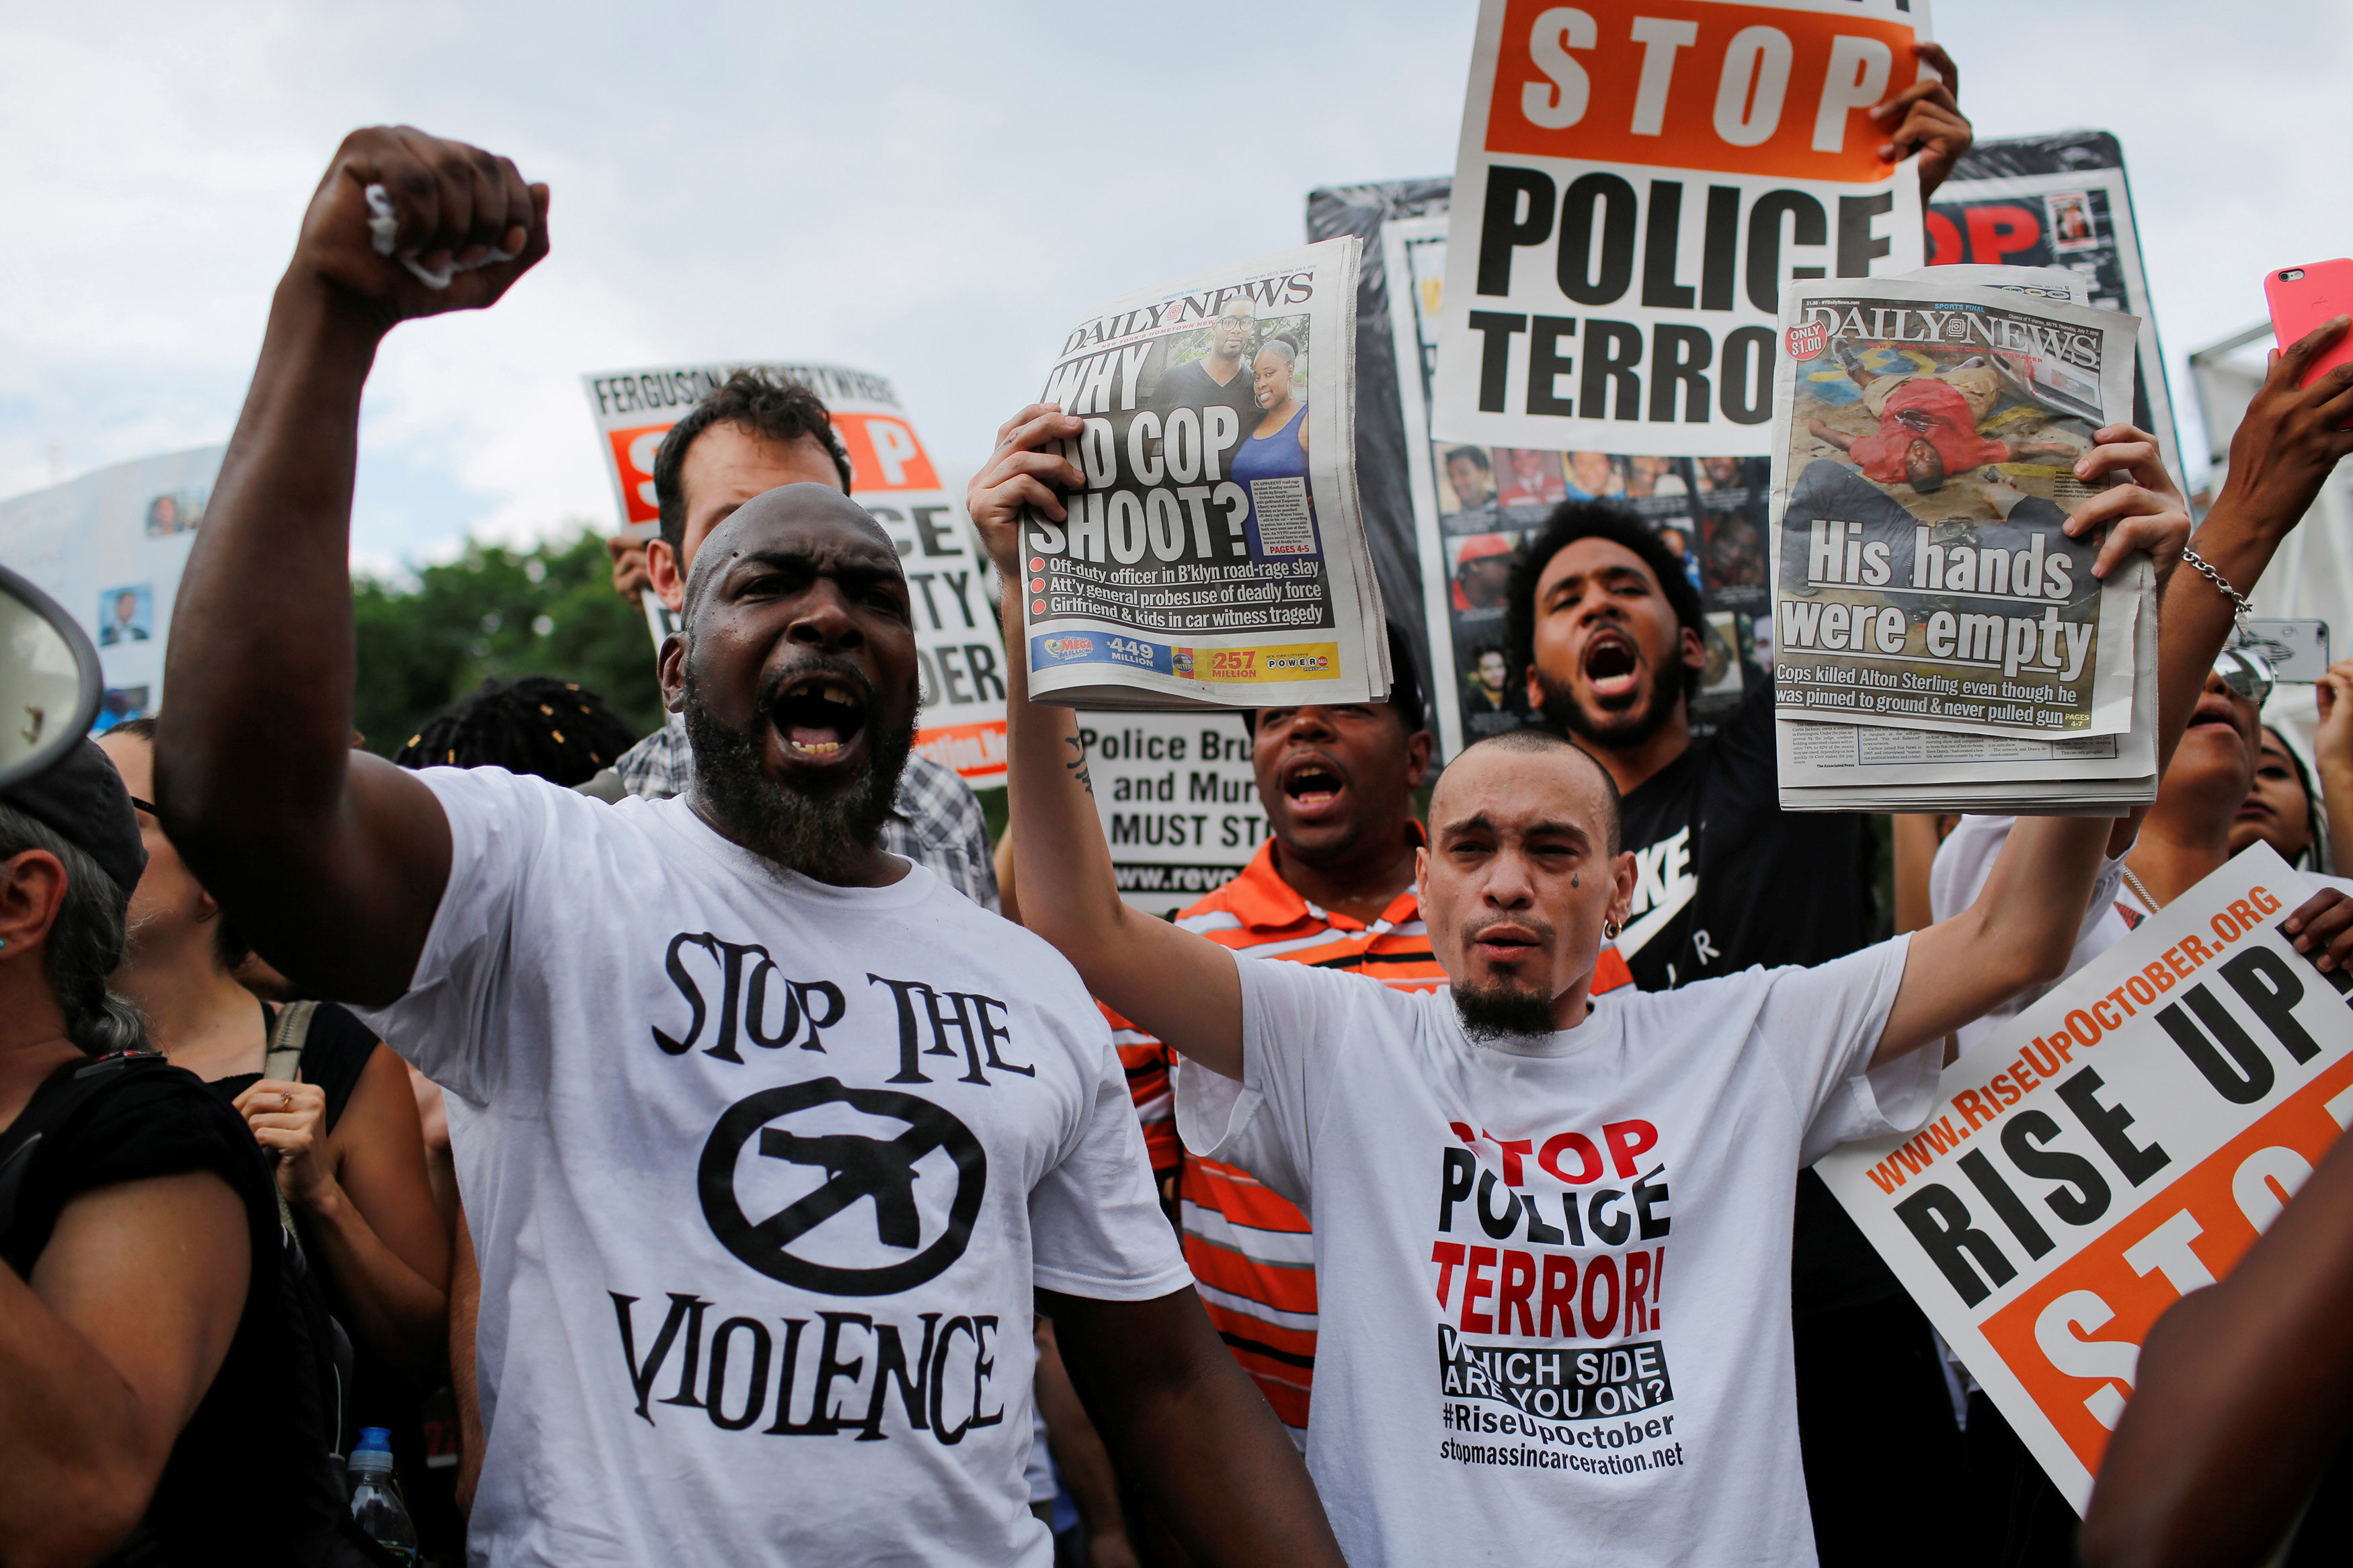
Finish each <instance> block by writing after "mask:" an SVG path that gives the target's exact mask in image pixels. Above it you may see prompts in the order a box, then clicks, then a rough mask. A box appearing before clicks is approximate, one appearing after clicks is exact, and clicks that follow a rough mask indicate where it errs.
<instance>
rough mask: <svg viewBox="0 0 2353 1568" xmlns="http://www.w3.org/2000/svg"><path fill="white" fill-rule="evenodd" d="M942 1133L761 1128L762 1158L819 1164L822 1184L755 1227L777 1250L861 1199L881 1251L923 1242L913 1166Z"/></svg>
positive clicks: (928, 1129) (937, 1142)
mask: <svg viewBox="0 0 2353 1568" xmlns="http://www.w3.org/2000/svg"><path fill="white" fill-rule="evenodd" d="M940 1143H941V1135H940V1131H939V1129H937V1128H936V1127H933V1126H929V1125H924V1124H920V1123H919V1124H917V1125H915V1126H913V1127H910V1128H908V1129H907V1130H906V1131H904V1132H902V1133H900V1134H899V1136H897V1137H896V1138H859V1137H855V1136H853V1135H850V1134H848V1133H824V1134H819V1135H817V1136H813V1137H804V1136H802V1135H801V1134H799V1133H797V1132H787V1131H785V1130H784V1129H783V1128H781V1127H764V1128H762V1129H761V1130H760V1153H761V1155H762V1157H763V1158H765V1159H770V1160H782V1161H785V1162H786V1163H788V1164H794V1165H822V1166H823V1167H825V1176H826V1179H825V1184H824V1185H823V1186H821V1187H819V1188H818V1189H817V1190H816V1191H815V1192H813V1193H810V1194H807V1195H806V1196H804V1197H802V1198H800V1199H798V1200H797V1201H796V1202H794V1203H793V1204H791V1205H787V1206H786V1207H785V1208H782V1209H779V1210H778V1211H777V1212H776V1213H775V1214H773V1215H769V1216H768V1217H767V1218H766V1219H765V1220H763V1221H761V1222H760V1223H759V1224H758V1225H757V1226H754V1227H753V1229H754V1234H756V1235H758V1236H761V1237H765V1238H766V1239H767V1240H769V1241H772V1242H774V1243H776V1245H777V1246H778V1247H782V1246H784V1245H786V1243H787V1242H790V1241H791V1240H792V1239H793V1238H794V1237H797V1236H799V1235H801V1234H802V1233H803V1232H804V1231H807V1230H808V1229H810V1228H811V1227H813V1226H819V1225H822V1224H824V1223H825V1222H826V1221H827V1220H828V1219H831V1218H832V1217H833V1216H834V1215H837V1214H839V1213H840V1212H841V1211H842V1210H843V1209H846V1208H848V1207H849V1205H851V1204H854V1203H856V1202H857V1201H858V1200H859V1199H860V1198H872V1199H873V1200H874V1235H875V1237H876V1238H877V1239H878V1240H880V1241H881V1243H882V1244H883V1245H884V1246H885V1247H913V1246H914V1245H915V1244H916V1243H917V1242H919V1241H920V1240H922V1239H923V1216H922V1215H920V1214H918V1213H917V1212H916V1209H915V1178H916V1177H917V1176H919V1175H921V1174H923V1173H922V1172H920V1171H918V1170H916V1169H915V1162H917V1161H918V1160H921V1159H922V1158H923V1156H924V1155H926V1154H928V1153H930V1152H932V1151H933V1150H934V1149H936V1148H938V1147H939V1146H940Z"/></svg>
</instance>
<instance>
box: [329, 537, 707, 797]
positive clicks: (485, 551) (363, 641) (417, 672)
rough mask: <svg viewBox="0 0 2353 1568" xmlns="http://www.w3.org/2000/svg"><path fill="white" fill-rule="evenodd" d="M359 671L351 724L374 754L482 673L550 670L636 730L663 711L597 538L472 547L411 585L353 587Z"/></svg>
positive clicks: (384, 752)
mask: <svg viewBox="0 0 2353 1568" xmlns="http://www.w3.org/2000/svg"><path fill="white" fill-rule="evenodd" d="M352 609H353V616H354V618H355V621H356V625H357V630H358V662H359V679H358V683H357V689H356V691H355V692H354V694H353V706H352V721H353V723H354V724H356V725H358V726H359V730H360V732H361V733H362V734H363V735H364V736H366V737H367V746H368V749H369V750H370V751H372V752H376V753H377V754H379V755H381V756H390V755H391V754H392V753H393V752H396V751H398V750H400V748H401V746H402V745H403V744H404V743H405V742H406V741H407V740H408V738H409V736H411V735H413V734H415V733H416V732H417V725H418V724H419V723H420V722H422V721H424V720H425V719H426V718H427V717H428V716H429V715H431V714H432V713H434V712H435V711H437V710H439V709H440V708H442V707H444V706H445V705H447V704H448V703H449V702H450V701H451V700H454V699H456V698H459V697H461V696H463V695H465V694H466V693H467V692H468V691H470V690H472V689H474V688H475V687H476V686H479V685H480V684H481V683H482V682H483V681H484V680H487V679H511V678H512V677H514V676H519V675H552V676H554V677H555V678H557V679H561V680H570V681H576V682H577V683H579V684H580V685H582V686H584V687H586V688H587V689H590V690H592V691H595V692H596V693H597V694H599V695H600V696H602V697H603V698H604V699H605V700H606V701H607V702H609V703H611V704H612V705H613V706H614V707H615V708H616V709H617V710H619V711H620V712H621V713H622V714H624V715H625V716H627V717H628V719H629V721H631V722H632V723H634V724H636V725H637V726H638V729H639V730H640V731H650V730H652V729H654V728H655V727H656V726H658V725H659V724H660V722H661V719H662V711H661V692H660V689H659V686H658V685H657V683H656V681H655V679H654V658H653V651H654V650H653V641H652V638H651V637H649V635H648V634H647V631H646V618H645V616H643V615H642V614H641V613H640V612H639V611H638V607H637V606H636V605H630V604H628V603H625V602H624V601H623V600H622V599H621V598H620V597H619V596H618V595H616V594H615V593H614V592H613V581H612V572H611V567H610V566H609V564H608V563H607V557H606V554H605V542H604V538H603V536H602V535H601V534H599V533H597V532H596V531H594V530H592V529H586V528H584V529H583V531H581V532H579V533H578V534H576V535H574V536H572V537H570V538H565V539H553V540H549V541H547V542H543V543H542V544H540V545H539V546H538V547H537V548H535V549H533V550H528V551H515V550H510V549H507V548H506V547H504V546H502V545H495V544H482V543H479V542H474V543H469V544H468V545H467V547H466V552H465V554H463V555H461V556H459V558H458V559H457V560H455V561H453V562H451V563H448V565H446V566H427V567H425V568H424V569H422V570H421V571H419V572H418V573H417V581H416V582H415V583H414V584H406V583H398V582H386V581H383V580H380V579H377V578H373V577H359V578H355V579H353V583H352Z"/></svg>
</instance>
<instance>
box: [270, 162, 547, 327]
mask: <svg viewBox="0 0 2353 1568" xmlns="http://www.w3.org/2000/svg"><path fill="white" fill-rule="evenodd" d="M371 186H378V187H381V189H382V192H383V196H382V198H380V200H379V203H378V205H377V206H376V208H375V209H374V210H373V211H372V210H371V207H370V205H369V201H368V190H369V187H371ZM386 202H388V204H389V207H390V212H391V216H392V217H393V219H394V220H395V222H394V223H393V224H392V225H390V227H391V253H390V254H389V255H386V254H384V253H383V252H382V251H380V250H379V249H378V248H377V245H378V240H377V233H376V227H375V226H371V224H370V221H369V220H370V218H371V217H378V218H380V217H381V216H383V213H384V205H385V203H386ZM500 253H503V254H504V255H505V256H507V257H509V258H512V259H506V260H501V259H499V258H498V257H499V255H500ZM546 254H547V187H546V186H545V185H529V184H524V183H523V178H522V174H519V173H517V172H516V169H515V166H514V163H513V162H512V160H510V159H506V158H501V157H498V156H496V155H494V154H492V153H485V152H483V151H482V150H481V149H480V148H479V147H470V146H468V145H467V144H466V143H464V142H450V141H445V140H443V139H442V138H440V137H438V136H428V135H427V134H426V133H425V132H422V131H418V130H417V129H415V128H413V127H411V126H406V125H397V126H391V127H384V126H378V127H375V128H373V129H370V130H365V131H354V132H352V133H351V134H350V135H349V136H346V137H344V138H343V145H342V146H341V147H339V148H337V149H336V150H335V158H334V162H333V163H330V164H329V165H328V166H327V174H326V177H325V178H324V179H322V180H321V181H320V182H319V189H318V191H317V193H316V194H315V195H312V196H311V207H310V210H309V211H308V212H307V213H305V214H304V215H303V217H302V233H301V239H300V240H299V241H298V242H297V243H296V246H295V249H294V259H293V262H292V263H291V265H290V267H289V268H288V269H287V276H288V278H289V279H290V280H293V279H315V280H317V281H319V282H322V283H324V284H325V285H327V286H328V288H329V289H331V290H332V292H333V295H334V297H335V298H336V300H338V302H340V303H346V304H351V305H355V306H357V307H359V308H360V309H361V310H363V311H364V313H365V314H366V315H367V316H368V317H369V318H371V319H372V320H373V321H375V323H376V324H377V326H378V328H379V330H381V329H382V328H387V327H390V326H391V325H392V324H393V323H394V322H396V321H406V319H408V318H409V317H411V316H431V315H438V314H439V313H440V312H442V311H444V310H480V309H481V308H482V307H483V306H485V305H488V304H490V303H491V302H492V301H493V300H497V299H498V297H499V296H500V295H501V294H503V293H505V292H506V290H507V288H508V286H509V285H510V284H512V283H513V282H514V280H515V279H518V278H520V277H522V275H523V274H524V273H525V272H527V271H529V270H530V269H531V268H533V266H535V265H536V264H537V263H538V261H539V259H540V258H542V257H543V256H545V255H546ZM410 263H413V264H414V265H413V266H412V265H409V264H410ZM420 270H421V271H422V272H425V273H427V274H432V275H435V276H440V275H443V274H447V275H448V283H447V285H446V286H444V287H442V288H438V289H437V288H433V287H431V286H430V285H429V284H428V283H427V281H426V280H425V279H422V278H420V277H419V276H418V273H419V271H420Z"/></svg>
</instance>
